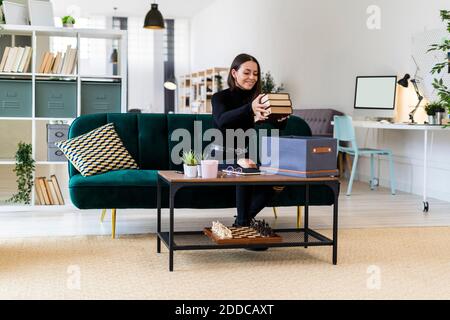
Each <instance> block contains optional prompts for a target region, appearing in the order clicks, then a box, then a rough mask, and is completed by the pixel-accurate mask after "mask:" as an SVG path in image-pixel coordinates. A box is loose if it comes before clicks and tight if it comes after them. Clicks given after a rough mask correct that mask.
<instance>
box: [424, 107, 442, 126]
mask: <svg viewBox="0 0 450 320" xmlns="http://www.w3.org/2000/svg"><path fill="white" fill-rule="evenodd" d="M425 112H426V113H427V115H428V124H437V125H440V124H441V123H442V120H443V119H444V117H445V116H444V114H445V105H444V104H443V103H442V102H440V101H439V102H431V103H428V104H427V105H426V106H425Z"/></svg>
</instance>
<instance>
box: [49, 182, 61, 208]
mask: <svg viewBox="0 0 450 320" xmlns="http://www.w3.org/2000/svg"><path fill="white" fill-rule="evenodd" d="M47 185H48V189H49V194H50V201H51V203H52V205H58V204H59V201H58V197H57V196H56V190H55V185H54V184H53V181H52V180H48V181H47Z"/></svg>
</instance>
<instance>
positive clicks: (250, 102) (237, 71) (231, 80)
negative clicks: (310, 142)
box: [212, 54, 288, 226]
mask: <svg viewBox="0 0 450 320" xmlns="http://www.w3.org/2000/svg"><path fill="white" fill-rule="evenodd" d="M228 86H229V88H228V89H226V90H224V91H221V92H218V93H216V94H215V95H214V96H213V97H212V107H213V118H214V126H215V128H217V129H219V130H220V131H221V132H222V135H223V140H224V146H226V142H225V137H226V130H227V129H233V130H237V129H242V130H244V131H247V130H248V129H252V128H255V123H257V122H260V121H269V120H268V117H267V116H268V114H267V110H266V109H265V107H264V105H263V104H261V102H260V100H261V97H263V94H261V69H260V66H259V63H258V61H257V60H256V59H255V58H254V57H252V56H250V55H248V54H240V55H238V56H237V57H236V58H235V59H234V61H233V63H232V64H231V67H230V73H229V75H228ZM287 118H288V117H286V118H283V119H279V120H278V121H276V120H275V121H270V122H271V123H272V124H273V125H274V126H275V127H276V128H277V129H284V127H285V126H286V123H287ZM239 163H240V164H241V162H239ZM246 164H247V165H252V164H254V163H253V162H252V161H251V160H249V159H247V160H246ZM274 193H275V191H274V190H273V188H272V187H270V186H237V187H236V207H237V219H236V222H235V226H248V225H250V222H251V221H252V219H253V218H254V217H255V216H256V215H257V214H258V213H259V212H260V211H261V210H262V209H264V207H265V206H266V205H267V204H268V203H269V201H270V200H271V199H272V197H273V195H274Z"/></svg>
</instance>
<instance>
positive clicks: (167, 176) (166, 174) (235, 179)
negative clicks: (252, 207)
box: [158, 171, 339, 184]
mask: <svg viewBox="0 0 450 320" xmlns="http://www.w3.org/2000/svg"><path fill="white" fill-rule="evenodd" d="M158 175H159V176H160V177H161V178H163V179H164V180H166V181H167V182H168V183H183V182H186V183H198V184H202V183H225V184H227V183H230V184H234V183H245V182H260V183H269V182H270V183H274V184H277V183H284V182H332V181H339V179H338V178H336V177H320V178H296V177H290V176H282V175H277V174H261V175H253V176H237V175H227V174H226V173H222V172H219V174H218V177H217V178H215V179H203V178H187V177H185V176H184V174H182V173H177V172H176V171H158Z"/></svg>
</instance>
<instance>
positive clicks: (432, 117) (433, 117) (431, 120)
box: [428, 115, 436, 125]
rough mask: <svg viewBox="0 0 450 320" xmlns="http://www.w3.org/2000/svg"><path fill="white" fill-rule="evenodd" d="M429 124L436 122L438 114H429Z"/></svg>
mask: <svg viewBox="0 0 450 320" xmlns="http://www.w3.org/2000/svg"><path fill="white" fill-rule="evenodd" d="M428 124H431V125H434V124H436V115H434V116H430V115H428Z"/></svg>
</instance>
